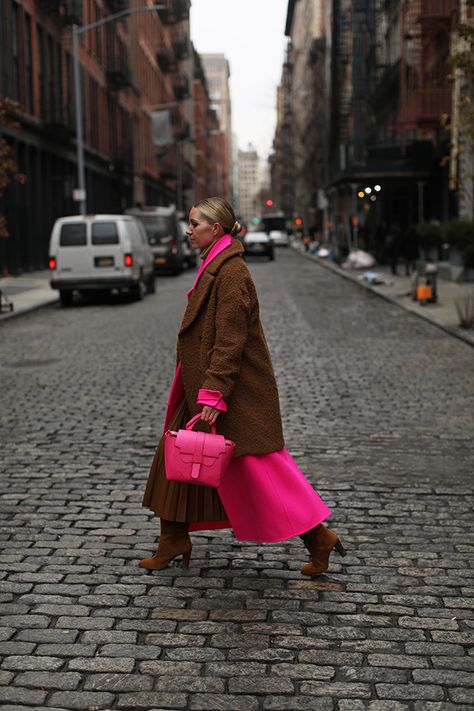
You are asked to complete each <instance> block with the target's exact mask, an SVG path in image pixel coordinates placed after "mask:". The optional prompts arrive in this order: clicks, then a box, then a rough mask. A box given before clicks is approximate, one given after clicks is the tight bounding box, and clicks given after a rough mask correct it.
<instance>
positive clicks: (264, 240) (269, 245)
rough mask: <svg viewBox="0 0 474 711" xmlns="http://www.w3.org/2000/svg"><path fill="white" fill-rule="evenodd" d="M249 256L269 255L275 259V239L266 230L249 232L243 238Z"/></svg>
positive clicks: (271, 258)
mask: <svg viewBox="0 0 474 711" xmlns="http://www.w3.org/2000/svg"><path fill="white" fill-rule="evenodd" d="M242 242H243V245H244V247H245V256H246V257H247V256H248V257H267V258H268V259H270V260H273V259H275V251H274V247H273V241H272V240H271V239H270V237H269V236H268V235H267V234H266V233H265V232H247V234H246V235H245V237H244V238H243V240H242Z"/></svg>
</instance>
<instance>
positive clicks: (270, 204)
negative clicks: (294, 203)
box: [265, 200, 273, 207]
mask: <svg viewBox="0 0 474 711" xmlns="http://www.w3.org/2000/svg"><path fill="white" fill-rule="evenodd" d="M265 205H266V206H267V207H271V206H272V205H273V200H267V201H266V203H265Z"/></svg>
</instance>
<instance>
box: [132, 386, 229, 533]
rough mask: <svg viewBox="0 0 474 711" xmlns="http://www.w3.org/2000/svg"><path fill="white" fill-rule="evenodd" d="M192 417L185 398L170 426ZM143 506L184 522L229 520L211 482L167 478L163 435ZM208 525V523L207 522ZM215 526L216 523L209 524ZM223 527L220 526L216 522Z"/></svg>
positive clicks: (152, 466)
mask: <svg viewBox="0 0 474 711" xmlns="http://www.w3.org/2000/svg"><path fill="white" fill-rule="evenodd" d="M190 419H191V414H190V412H189V410H188V407H187V404H186V399H183V401H182V403H181V405H180V406H179V407H178V408H177V410H176V412H175V413H174V415H173V417H172V418H171V419H170V422H169V424H168V429H170V430H179V429H182V428H184V427H185V425H186V423H187V422H188V421H189V420H190ZM143 506H146V507H147V508H149V509H151V511H153V513H154V514H155V516H159V517H160V518H164V519H166V520H167V521H179V522H181V523H192V522H196V523H206V522H212V521H215V522H216V523H217V522H220V523H221V524H222V527H223V526H225V524H227V525H229V524H228V521H227V514H226V512H225V509H224V507H223V505H222V502H221V500H220V498H219V495H218V493H217V490H216V489H214V488H212V487H210V486H199V485H195V484H182V483H181V482H177V481H168V479H167V478H166V476H165V452H164V440H163V438H161V440H160V443H159V444H158V447H157V448H156V452H155V456H154V458H153V462H152V464H151V468H150V473H149V474H148V481H147V485H146V489H145V495H144V497H143ZM204 527H206V526H204ZM210 527H211V528H213V526H212V525H211V526H210ZM216 527H219V528H220V527H221V526H216Z"/></svg>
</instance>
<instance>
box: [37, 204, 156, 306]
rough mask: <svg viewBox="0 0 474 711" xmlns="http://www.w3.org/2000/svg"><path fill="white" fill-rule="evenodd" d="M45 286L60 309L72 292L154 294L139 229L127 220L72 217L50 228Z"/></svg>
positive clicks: (69, 301) (148, 259)
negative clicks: (56, 293)
mask: <svg viewBox="0 0 474 711" xmlns="http://www.w3.org/2000/svg"><path fill="white" fill-rule="evenodd" d="M49 268H50V272H51V279H50V285H51V287H52V288H53V289H58V290H59V298H60V300H61V303H62V304H63V306H70V305H71V304H72V302H73V292H74V291H79V292H87V291H88V292H90V291H111V290H113V289H119V290H120V291H122V290H127V291H128V292H129V293H131V294H132V295H133V297H134V298H135V299H143V297H144V295H145V293H146V292H147V291H148V292H149V293H153V292H154V291H155V272H154V266H153V252H152V251H151V248H150V245H149V244H148V240H147V237H146V234H145V230H144V229H143V227H142V225H141V224H140V223H139V222H138V221H137V220H135V218H133V217H129V216H127V215H86V216H83V215H73V216H72V217H60V218H59V219H57V220H56V222H55V223H54V226H53V229H52V232H51V238H50V244H49Z"/></svg>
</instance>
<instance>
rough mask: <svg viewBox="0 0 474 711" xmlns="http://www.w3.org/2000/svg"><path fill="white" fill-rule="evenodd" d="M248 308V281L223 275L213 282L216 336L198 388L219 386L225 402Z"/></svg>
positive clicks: (236, 372)
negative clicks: (216, 283)
mask: <svg viewBox="0 0 474 711" xmlns="http://www.w3.org/2000/svg"><path fill="white" fill-rule="evenodd" d="M250 312H251V299H250V294H249V285H248V284H247V283H246V280H245V279H243V280H241V281H238V282H237V283H235V281H234V280H231V279H225V278H223V279H222V280H221V281H220V283H219V284H218V285H217V306H216V322H215V329H216V339H215V342H214V347H213V349H212V354H211V360H210V364H209V367H208V369H207V370H206V372H205V373H204V378H203V382H202V385H201V389H206V390H219V392H220V393H221V394H222V397H223V398H224V400H225V401H226V402H229V398H230V396H231V395H232V392H233V390H234V387H235V384H236V381H237V378H238V376H239V372H240V363H241V360H242V352H243V350H244V346H245V342H246V340H247V335H248V324H249V319H250Z"/></svg>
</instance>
